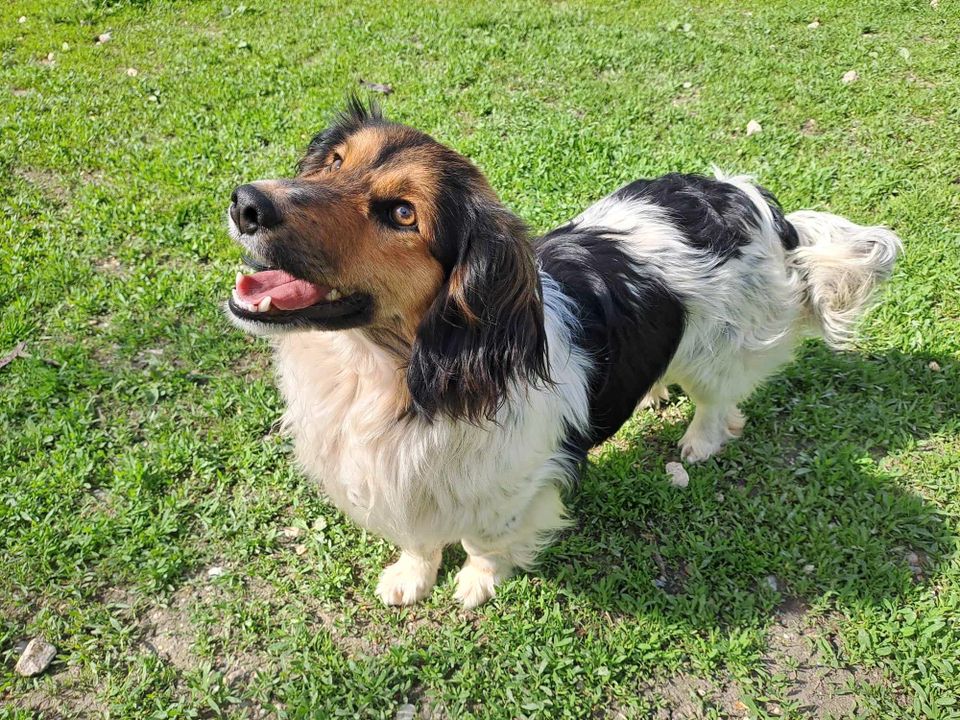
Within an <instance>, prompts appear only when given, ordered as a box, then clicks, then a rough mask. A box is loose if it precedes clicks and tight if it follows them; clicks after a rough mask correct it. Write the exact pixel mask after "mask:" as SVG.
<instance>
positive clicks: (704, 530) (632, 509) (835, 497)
mask: <svg viewBox="0 0 960 720" xmlns="http://www.w3.org/2000/svg"><path fill="white" fill-rule="evenodd" d="M942 362H943V361H942ZM929 363H930V359H929V358H921V357H917V356H910V355H905V354H902V353H899V352H892V353H888V354H885V355H882V356H863V355H858V354H847V353H840V354H833V353H831V352H829V351H828V350H826V349H825V348H823V347H822V346H818V345H813V344H811V345H808V346H806V347H804V348H803V350H802V351H801V353H800V357H799V359H798V362H797V363H796V364H794V365H792V366H791V367H790V368H788V369H787V370H785V371H784V372H783V373H782V374H781V375H778V376H777V377H775V378H774V379H772V380H771V381H770V382H769V383H768V384H767V385H766V386H765V387H763V388H761V389H760V390H759V391H758V392H757V393H755V394H754V396H753V397H752V398H751V399H750V401H748V403H747V404H746V405H745V407H744V410H745V413H746V415H747V418H748V424H747V429H746V431H745V433H744V436H743V437H742V438H741V440H739V441H737V442H734V443H733V444H731V445H729V446H728V447H727V448H725V449H724V450H723V451H722V452H721V454H720V455H719V456H718V457H717V458H715V459H712V460H710V461H707V462H706V463H702V464H699V465H693V466H688V467H687V469H688V471H689V475H690V483H689V486H687V487H686V488H680V487H674V486H672V485H671V484H670V481H669V478H668V475H667V474H666V472H665V470H664V463H665V462H666V461H669V460H678V459H679V458H678V454H677V450H676V447H675V443H676V441H677V440H678V439H679V437H680V435H681V434H682V433H683V429H684V426H685V425H686V422H687V420H688V419H689V416H690V406H689V404H688V403H685V401H683V400H680V401H679V402H678V401H676V400H674V401H672V404H671V405H670V406H668V407H667V408H666V409H665V410H662V411H661V412H660V414H659V415H654V414H651V413H650V412H649V411H648V412H646V413H641V414H639V415H638V416H637V420H636V421H635V422H634V423H632V424H631V425H629V426H627V428H625V429H624V430H623V431H621V433H620V434H619V435H618V436H617V437H616V438H614V440H613V441H611V442H610V443H607V445H605V446H604V447H603V448H601V449H600V450H599V451H598V452H597V453H596V454H595V455H594V456H593V457H592V458H591V461H590V463H589V466H588V467H587V468H586V469H585V471H584V475H583V478H582V481H581V484H580V486H579V487H578V488H577V489H576V490H575V491H574V492H572V493H571V494H570V497H569V498H568V503H569V507H570V514H571V517H572V518H573V519H574V520H575V523H576V524H575V526H574V528H573V529H572V530H570V531H568V532H567V533H566V534H565V535H563V537H562V538H560V540H559V542H557V543H556V544H555V545H554V546H553V547H552V548H551V549H550V550H548V551H547V553H546V554H545V557H544V562H543V565H542V567H541V571H540V572H541V573H542V575H544V576H545V577H547V578H549V579H550V581H551V582H553V583H555V584H556V585H557V586H558V588H559V590H560V593H561V594H562V595H567V596H569V597H570V599H571V600H572V601H574V602H583V603H587V604H588V605H591V606H594V607H597V608H600V609H602V610H604V611H607V612H610V613H614V614H621V615H640V614H651V613H652V614H654V615H658V614H662V616H663V617H664V619H666V620H669V621H675V622H680V623H682V624H684V625H686V626H689V627H692V628H695V629H703V630H710V629H716V628H718V627H731V626H738V627H742V626H748V625H752V624H755V623H756V622H757V621H761V620H762V619H763V617H764V616H766V615H768V614H770V613H772V612H774V611H775V609H776V607H777V606H778V604H780V603H781V602H783V601H784V600H785V599H787V598H789V599H791V600H792V601H798V600H799V601H801V602H803V603H814V602H815V601H817V600H818V599H821V598H825V597H827V596H829V598H830V599H831V600H839V601H841V602H845V603H858V602H870V603H879V602H881V601H883V600H884V599H886V598H890V597H895V596H898V595H902V594H904V593H906V592H909V591H910V588H911V587H912V586H914V585H916V584H918V583H925V582H927V579H928V578H930V577H931V576H933V575H934V574H935V573H936V572H937V568H938V566H939V565H940V564H942V563H944V562H946V561H947V560H948V554H949V553H950V552H951V549H952V548H953V547H954V540H953V534H954V528H952V527H950V525H949V523H948V522H947V519H946V518H945V517H943V516H941V515H939V514H938V513H937V509H936V507H935V506H934V505H933V504H931V503H930V502H929V501H927V500H925V499H924V498H923V497H921V496H920V495H918V494H917V493H916V492H915V491H914V490H913V489H911V487H910V482H909V480H910V478H911V476H912V475H913V473H914V471H917V472H918V473H922V474H924V475H925V476H929V475H934V476H936V474H937V472H938V466H937V463H938V461H940V453H939V452H938V448H939V446H938V442H939V441H940V436H941V435H943V434H945V433H950V432H951V431H954V432H955V431H956V429H957V425H958V421H957V418H958V417H960V383H957V382H956V381H955V380H954V379H953V378H952V375H953V374H954V372H955V370H956V368H955V366H952V365H950V366H948V365H947V363H946V362H944V367H943V368H942V369H939V372H938V371H937V370H938V369H937V368H936V366H934V368H933V369H931V367H930V365H929ZM906 451H909V452H906ZM939 469H940V470H943V471H945V470H946V468H945V467H941V468H939ZM927 487H928V488H929V489H930V491H931V492H932V491H933V488H932V487H930V486H929V485H928V486H927Z"/></svg>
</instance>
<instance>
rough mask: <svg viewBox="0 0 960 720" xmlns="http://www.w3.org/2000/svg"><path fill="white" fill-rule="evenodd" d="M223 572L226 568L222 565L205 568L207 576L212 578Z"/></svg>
mask: <svg viewBox="0 0 960 720" xmlns="http://www.w3.org/2000/svg"><path fill="white" fill-rule="evenodd" d="M225 572H226V570H225V569H224V568H223V566H222V565H214V566H213V567H209V568H207V577H208V578H210V579H211V580H212V579H213V578H218V577H220V576H221V575H223V574H224V573H225Z"/></svg>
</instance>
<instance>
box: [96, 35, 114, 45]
mask: <svg viewBox="0 0 960 720" xmlns="http://www.w3.org/2000/svg"><path fill="white" fill-rule="evenodd" d="M112 37H113V36H112V35H111V34H110V33H108V32H105V33H103V34H102V35H98V36H97V45H103V44H104V43H108V42H110V39H111V38H112Z"/></svg>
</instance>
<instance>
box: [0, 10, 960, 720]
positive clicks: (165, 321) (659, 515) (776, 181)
mask: <svg viewBox="0 0 960 720" xmlns="http://www.w3.org/2000/svg"><path fill="white" fill-rule="evenodd" d="M225 2H226V5H225ZM829 5H830V6H829V7H825V4H824V3H815V2H812V0H800V1H799V2H792V3H765V2H761V1H760V0H741V1H739V2H718V3H696V4H694V5H693V6H690V5H688V4H685V3H681V2H678V1H675V0H671V1H668V2H658V3H654V2H644V3H640V4H634V3H626V2H612V3H607V2H595V3H584V4H579V3H573V2H567V3H550V4H539V3H530V2H526V1H524V0H499V1H498V2H495V3H494V2H481V3H456V4H454V3H432V2H410V1H406V0H379V1H378V2H366V1H360V2H351V3H333V2H316V1H315V0H312V1H307V0H287V1H285V2H280V0H248V2H247V3H246V4H244V5H239V4H236V3H234V2H232V0H217V1H216V2H213V1H205V0H198V1H196V2H185V1H182V2H169V3H167V2H149V1H147V0H142V1H140V2H133V1H131V2H109V1H102V0H101V1H97V0H84V1H83V2H65V1H59V2H49V1H48V0H18V2H16V3H5V4H3V5H0V201H2V202H0V207H2V208H3V212H2V213H0V263H2V266H3V268H4V272H3V274H2V279H0V301H2V303H0V306H2V310H0V354H3V353H6V352H8V351H9V350H11V349H13V348H14V346H15V345H16V344H17V343H18V342H25V343H26V352H27V353H28V354H29V357H19V358H17V359H15V360H13V361H12V362H11V363H10V364H9V365H7V366H6V367H4V368H2V369H0V387H2V393H0V430H2V432H0V658H2V667H0V703H2V705H0V717H3V718H26V717H33V716H40V715H46V716H57V715H60V714H62V715H65V716H82V715H90V716H100V715H104V714H107V713H109V715H110V717H119V718H127V717H129V718H133V717H137V718H143V717H151V718H174V717H219V716H227V717H244V716H248V717H256V716H259V715H261V714H263V715H269V716H277V717H289V718H298V717H351V718H352V717H385V718H392V717H393V716H394V715H395V714H396V712H397V711H398V709H399V708H400V706H402V705H404V704H406V703H409V704H412V705H414V706H415V707H416V708H417V712H418V717H420V718H427V717H432V718H438V717H449V718H584V717H610V718H620V717H625V718H632V717H648V716H655V717H669V716H670V714H671V713H673V716H674V717H692V716H703V717H711V718H718V717H746V716H750V717H775V716H780V717H830V716H831V715H832V716H838V717H839V716H854V715H856V716H859V717H891V718H894V717H895V718H949V717H960V617H958V614H960V562H958V554H957V553H958V529H960V377H958V375H960V322H958V321H960V242H958V241H960V234H958V230H957V228H958V227H960V111H958V108H960V71H958V69H957V65H956V58H957V57H960V13H958V10H957V7H956V5H955V4H953V3H951V2H950V1H949V0H942V1H941V2H940V3H939V7H935V6H934V5H936V3H930V2H929V1H928V0H916V1H907V0H882V1H881V0H874V1H872V2H866V1H865V2H858V3H839V2H833V3H830V4H829ZM21 16H23V18H25V19H24V21H22V22H21V21H20V18H21ZM815 19H817V20H818V21H819V23H820V24H819V27H815V28H811V27H808V25H809V24H810V23H811V22H812V21H814V20H815ZM106 32H109V33H111V37H110V39H109V41H107V42H104V43H101V44H97V43H96V42H95V38H97V36H99V35H101V34H102V33H106ZM51 54H52V55H51ZM128 68H134V69H135V70H136V74H135V75H134V73H133V72H128ZM851 69H855V70H857V72H858V73H859V80H858V81H857V82H855V83H852V84H844V83H842V82H841V77H842V76H843V74H844V73H845V72H846V71H848V70H851ZM361 77H362V78H364V79H366V80H369V81H375V82H388V83H392V84H393V85H394V87H395V90H396V91H395V93H394V94H393V95H391V96H390V97H389V98H386V99H385V100H384V105H385V107H386V110H387V112H388V113H389V114H390V116H391V117H393V118H395V119H398V120H401V121H406V122H410V123H412V124H415V125H417V126H419V127H422V128H424V129H426V130H428V131H429V132H431V133H432V134H434V135H435V136H437V137H438V138H440V139H442V140H444V141H446V142H448V143H450V144H452V145H453V146H455V147H456V148H458V149H459V150H461V151H462V152H464V153H466V154H467V155H469V156H471V157H472V158H474V159H475V160H476V161H477V162H478V164H479V165H480V166H481V167H482V168H483V169H484V170H485V171H486V172H487V173H488V175H489V176H490V179H491V181H492V183H493V185H494V186H495V187H496V188H498V189H499V191H500V192H501V193H502V196H503V197H504V199H505V200H506V202H507V203H508V204H509V205H510V206H511V207H512V208H514V209H515V210H516V211H517V212H519V213H520V214H521V215H523V216H524V217H525V218H527V219H528V220H529V222H530V223H531V224H532V226H533V227H534V228H535V229H538V230H544V229H547V228H549V227H551V226H553V225H556V224H558V223H560V222H562V221H564V220H566V219H567V218H569V217H571V216H572V215H574V214H575V213H576V212H578V211H579V210H580V209H582V208H583V207H584V206H585V205H586V204H587V203H588V202H590V201H591V200H594V199H596V198H597V197H599V196H600V195H602V194H605V193H606V192H608V191H610V190H612V189H614V188H615V187H617V186H618V185H619V184H621V183H624V182H626V181H628V180H630V179H633V178H636V177H640V176H644V175H653V174H658V173H662V172H666V171H670V170H683V171H703V170H705V169H707V168H708V167H709V166H710V164H711V163H716V164H718V165H719V166H721V167H723V168H726V169H734V170H737V171H742V172H749V173H753V174H755V175H756V176H757V177H759V178H760V179H761V180H762V181H763V182H764V184H766V185H767V186H768V187H770V188H771V189H772V190H774V191H775V192H776V193H777V194H778V195H779V197H780V199H781V200H782V202H783V204H784V205H785V206H786V207H787V208H788V209H797V208H801V207H811V208H816V209H829V210H831V211H834V212H838V213H842V214H846V215H849V216H851V217H853V218H855V219H858V220H861V221H870V222H882V223H885V224H888V225H890V226H892V227H893V228H895V229H896V230H897V231H898V232H899V233H900V234H901V235H902V236H903V238H904V239H905V242H906V248H907V253H906V256H905V257H904V258H903V261H902V262H901V263H900V265H899V266H898V269H897V271H896V274H895V277H894V278H893V280H892V282H891V283H890V285H889V288H888V289H887V290H886V291H885V292H884V294H883V296H882V299H881V303H880V304H879V306H878V307H877V308H876V309H875V310H874V311H873V312H872V313H871V314H870V316H869V318H868V319H867V321H866V322H865V323H864V328H863V339H862V342H861V344H860V346H859V347H858V348H856V350H855V351H852V352H849V353H843V354H831V353H829V352H827V351H826V350H825V349H824V348H823V347H821V346H820V345H817V344H810V345H809V346H806V347H805V348H804V349H803V351H802V352H801V353H800V358H799V362H798V363H796V364H795V365H793V366H791V367H790V368H788V369H786V370H785V371H784V372H783V373H782V374H780V375H779V376H777V377H776V378H774V379H773V380H772V381H771V382H770V383H769V384H768V385H767V386H765V387H764V388H763V389H762V390H760V391H759V392H758V393H757V394H756V395H755V396H754V397H753V398H752V399H751V400H750V401H749V403H748V404H747V407H746V408H745V409H746V411H747V415H748V417H749V424H748V427H747V431H746V434H745V437H744V438H743V440H742V441H741V442H739V443H737V444H735V445H733V446H731V447H730V448H729V449H728V450H726V451H725V452H724V453H723V454H722V455H721V456H720V457H718V458H717V459H715V460H712V461H710V462H708V463H706V464H704V465H701V466H696V467H692V468H691V469H690V475H691V482H690V485H689V487H688V488H686V489H683V490H680V489H676V488H673V487H671V486H670V485H669V483H668V481H667V476H666V473H665V472H664V469H663V468H664V463H665V461H668V460H673V459H676V450H675V449H674V443H675V442H676V440H677V439H678V438H679V435H680V434H681V432H682V428H683V424H684V422H686V420H687V419H688V418H689V417H690V414H691V407H690V405H689V403H688V402H686V401H685V400H684V399H683V398H682V396H681V397H679V398H678V399H675V400H674V401H673V402H672V404H671V405H670V406H669V407H667V409H666V410H665V411H663V412H662V413H660V414H659V415H655V414H653V413H649V412H644V413H639V414H637V416H636V417H635V418H634V419H633V420H632V421H631V422H630V423H629V424H628V425H627V426H626V427H624V429H623V430H622V431H621V432H620V433H619V434H618V436H617V437H616V438H614V439H613V440H612V441H611V442H609V443H607V444H606V445H605V446H604V447H602V448H600V449H599V450H598V451H597V452H596V453H595V455H594V457H593V458H592V460H593V461H592V464H591V466H590V468H589V469H588V470H587V472H586V474H585V476H584V478H583V482H582V485H581V486H580V488H579V489H578V490H577V492H576V493H575V494H573V495H572V496H571V498H570V505H571V508H572V514H573V517H574V518H575V519H576V526H575V527H574V528H573V529H572V530H570V531H569V532H567V533H565V534H564V535H563V536H562V537H561V538H560V539H559V541H558V542H557V543H556V544H555V545H554V546H553V547H552V548H551V549H550V550H549V551H548V552H547V553H546V554H545V556H544V558H543V564H542V567H541V569H540V570H539V571H538V572H536V573H532V574H526V575H520V576H518V577H516V578H515V579H513V580H511V581H510V582H508V583H506V584H505V585H504V586H503V588H502V591H501V593H500V595H499V596H498V597H497V599H496V600H494V601H493V602H492V603H490V604H488V605H486V606H484V607H481V608H480V609H478V610H477V611H476V612H464V611H462V610H459V609H458V608H457V607H456V606H455V604H454V603H453V601H452V598H451V594H452V572H451V570H452V569H453V568H455V566H456V563H457V562H458V561H459V560H460V559H461V558H460V557H458V556H457V553H455V552H452V553H448V559H447V562H446V564H445V571H444V573H443V575H442V576H441V583H440V585H439V587H438V588H437V590H436V592H435V593H434V594H433V596H432V597H431V598H430V599H429V600H428V601H427V602H425V603H424V604H423V605H421V606H418V607H415V608H411V609H407V610H399V611H398V610H393V609H385V608H383V607H381V606H380V605H379V604H378V603H377V602H376V600H375V598H374V595H373V587H374V584H375V581H376V576H377V573H378V571H379V569H380V568H381V566H382V565H383V564H384V563H385V562H387V561H388V560H389V559H390V558H391V556H392V554H393V552H394V551H393V549H392V548H391V547H389V546H387V545H386V544H384V543H383V542H381V541H380V540H379V539H377V538H375V537H371V536H368V535H365V534H364V533H363V532H362V531H361V530H359V529H358V528H357V527H355V526H354V525H352V524H351V523H349V522H347V521H345V519H344V518H343V517H341V516H340V515H339V513H337V512H336V511H335V510H333V509H332V508H331V507H330V506H328V505H326V504H325V503H324V502H323V500H322V499H321V498H320V497H319V496H318V494H317V493H316V492H315V490H314V489H313V488H312V487H311V486H310V485H309V484H308V483H307V482H306V481H305V480H304V479H303V478H302V477H301V476H300V475H299V474H298V473H297V471H296V470H295V469H294V468H293V467H292V466H291V462H290V458H289V446H288V443H287V441H286V440H284V439H283V438H282V437H280V436H278V434H277V433H276V432H275V430H274V425H273V424H274V422H275V421H276V419H277V417H278V415H279V413H280V403H279V400H278V397H277V394H276V392H275V390H274V386H273V383H272V378H271V373H270V370H269V356H268V353H267V349H266V347H265V346H264V345H263V344H261V343H260V342H257V341H254V340H252V339H251V338H248V337H245V336H243V335H241V334H240V333H238V332H235V331H234V330H232V329H231V328H230V327H228V326H227V324H226V323H225V322H224V321H223V319H222V317H221V314H220V311H219V309H218V302H220V301H221V299H222V298H224V297H225V295H226V293H227V291H228V288H229V286H230V283H231V282H232V277H233V274H234V271H235V269H236V267H237V264H238V251H237V248H236V247H234V246H233V245H232V244H231V242H230V241H229V239H228V238H227V236H226V233H225V231H224V229H223V214H224V209H225V206H226V203H227V199H228V197H229V193H230V190H231V189H232V187H233V186H234V185H236V184H238V183H239V182H242V181H246V180H250V179H253V178H258V177H268V176H277V175H280V174H283V173H287V172H289V171H290V169H291V167H292V166H293V164H294V162H295V160H296V158H297V155H298V153H299V152H300V151H301V150H302V149H303V147H304V146H305V144H306V142H307V140H308V138H309V137H310V136H311V134H312V133H313V132H315V131H316V130H317V129H318V128H319V127H320V126H322V124H323V123H324V121H325V119H326V118H327V117H328V115H329V112H330V111H331V110H332V109H333V108H335V107H336V106H337V105H338V104H339V103H340V102H341V100H342V98H343V97H344V95H345V93H346V92H347V91H348V90H352V89H354V87H356V83H357V80H358V78H361ZM751 119H755V120H757V121H759V122H760V123H761V125H762V127H763V130H762V132H761V133H759V134H756V135H751V136H749V137H747V136H746V133H745V128H746V125H747V122H748V121H749V120H751ZM931 362H935V363H937V365H934V366H932V367H933V368H936V367H939V370H935V369H931ZM287 528H299V530H296V531H295V530H289V529H287ZM36 635H43V636H45V637H46V638H47V639H49V640H51V641H52V642H53V643H54V644H56V645H57V647H58V649H59V651H58V655H57V658H56V660H55V661H54V664H53V665H52V667H51V668H50V670H49V671H48V672H47V673H46V674H45V675H43V676H40V677H38V678H32V679H25V678H20V677H18V676H16V675H15V674H14V673H13V665H14V663H15V661H16V658H17V655H18V652H19V650H18V647H20V645H18V644H19V643H21V642H22V640H23V639H25V638H29V637H33V636H36Z"/></svg>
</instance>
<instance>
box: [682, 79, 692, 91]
mask: <svg viewBox="0 0 960 720" xmlns="http://www.w3.org/2000/svg"><path fill="white" fill-rule="evenodd" d="M692 87H693V83H692V82H690V81H689V80H688V81H687V82H685V83H684V84H683V89H684V90H689V89H690V88H692Z"/></svg>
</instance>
